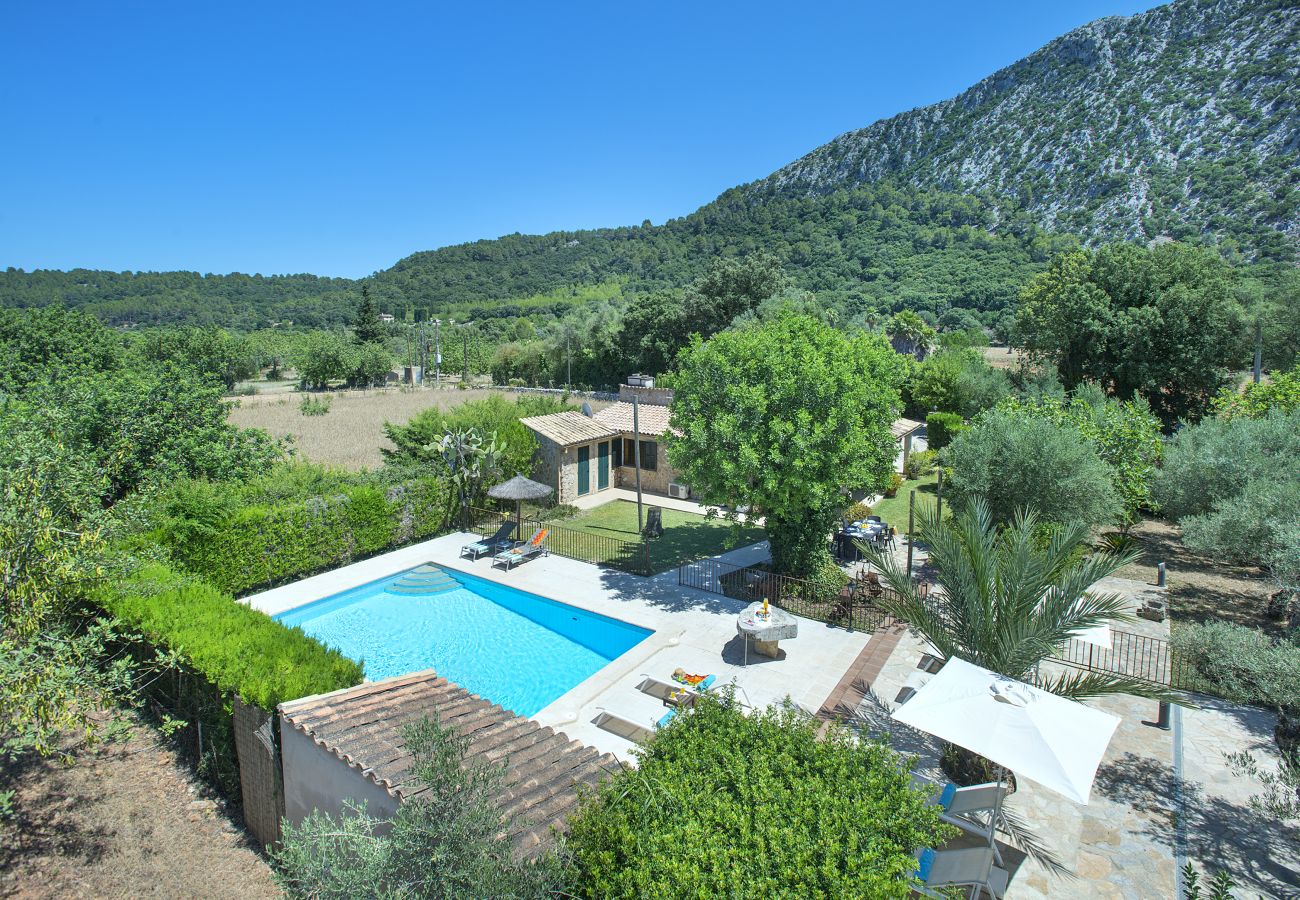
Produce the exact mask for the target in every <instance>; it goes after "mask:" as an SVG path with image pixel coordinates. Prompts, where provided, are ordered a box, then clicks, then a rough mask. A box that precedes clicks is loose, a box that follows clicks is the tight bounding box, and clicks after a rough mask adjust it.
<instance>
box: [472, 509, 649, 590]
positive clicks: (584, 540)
mask: <svg viewBox="0 0 1300 900" xmlns="http://www.w3.org/2000/svg"><path fill="white" fill-rule="evenodd" d="M472 517H473V520H474V523H475V531H477V532H478V533H479V534H481V535H483V536H484V537H491V536H492V535H493V534H495V533H496V531H497V529H498V528H500V527H501V525H502V523H503V522H505V521H507V520H513V519H514V516H513V515H510V514H507V513H503V512H496V511H492V510H479V509H476V510H473V512H472ZM538 528H546V529H548V531H547V535H546V549H547V551H548V552H550V553H554V554H555V555H556V556H564V557H567V558H569V559H576V560H578V561H579V562H589V563H595V564H596V565H600V566H609V567H610V568H613V569H618V570H620V571H623V572H628V573H630V574H632V575H652V574H654V569H653V566H652V564H651V560H650V544H649V543H648V542H646V541H624V540H620V539H619V538H615V537H610V536H609V535H606V534H592V533H591V532H588V531H581V530H579V529H577V528H566V527H565V526H564V525H561V524H559V522H558V521H554V520H552V521H541V520H539V519H536V518H530V517H528V516H525V517H524V521H523V528H522V530H521V532H520V533H519V534H518V535H516V539H517V540H524V541H526V540H528V539H529V538H530V537H531V536H532V535H533V533H534V532H535V531H536V530H537V529H538Z"/></svg>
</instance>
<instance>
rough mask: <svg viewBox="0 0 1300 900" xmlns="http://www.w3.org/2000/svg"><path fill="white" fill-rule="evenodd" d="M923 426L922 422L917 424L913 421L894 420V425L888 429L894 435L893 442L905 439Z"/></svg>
mask: <svg viewBox="0 0 1300 900" xmlns="http://www.w3.org/2000/svg"><path fill="white" fill-rule="evenodd" d="M923 424H924V423H923V422H918V421H916V420H915V419H895V420H894V424H893V425H891V426H890V427H889V430H890V431H892V432H893V433H894V440H899V439H901V438H905V437H907V436H908V435H909V434H911V433H912V432H913V431H916V429H918V428H920V427H921V426H922V425H923Z"/></svg>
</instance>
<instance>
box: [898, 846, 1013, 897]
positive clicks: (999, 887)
mask: <svg viewBox="0 0 1300 900" xmlns="http://www.w3.org/2000/svg"><path fill="white" fill-rule="evenodd" d="M916 877H917V878H918V879H920V881H921V884H922V887H921V888H919V889H918V890H920V892H921V893H922V894H924V895H925V896H927V897H942V896H944V895H943V894H941V893H940V892H938V891H935V890H932V888H940V887H969V888H970V894H969V897H970V900H977V898H978V897H979V895H980V889H981V888H983V889H985V890H987V891H988V892H989V893H990V894H992V895H993V900H1002V897H1003V896H1004V895H1005V894H1006V892H1007V884H1008V883H1009V882H1010V880H1011V876H1010V875H1009V874H1008V873H1007V870H1006V869H1000V868H998V867H997V866H995V865H993V851H992V850H990V849H989V848H988V847H970V848H967V849H965V850H922V851H921V852H920V853H919V854H918V855H917V869H916Z"/></svg>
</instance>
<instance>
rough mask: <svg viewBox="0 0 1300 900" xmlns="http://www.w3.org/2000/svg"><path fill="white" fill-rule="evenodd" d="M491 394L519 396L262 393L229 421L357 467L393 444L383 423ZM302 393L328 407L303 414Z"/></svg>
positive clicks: (303, 452) (307, 453)
mask: <svg viewBox="0 0 1300 900" xmlns="http://www.w3.org/2000/svg"><path fill="white" fill-rule="evenodd" d="M491 394H502V395H503V396H505V397H506V398H507V399H512V398H514V397H518V396H521V395H519V394H515V393H510V392H507V391H494V390H489V389H483V388H476V389H472V390H468V391H458V390H445V389H444V390H433V389H431V388H418V389H415V390H402V389H400V388H383V389H376V390H372V391H337V392H333V393H322V394H301V393H297V392H294V393H290V394H266V395H256V396H252V397H240V398H239V405H238V406H236V407H235V409H233V410H232V411H231V413H230V421H231V422H233V423H234V424H236V425H239V426H241V427H243V428H265V429H266V430H267V431H268V432H270V433H271V435H272V436H273V437H277V438H285V437H287V438H290V439H291V440H292V441H293V446H294V448H295V451H296V455H297V456H298V457H299V458H300V459H305V460H308V461H309V462H314V463H327V464H329V465H334V466H342V467H343V468H345V469H350V470H352V471H357V470H359V469H363V468H374V467H376V466H378V465H380V464H382V463H383V461H384V458H383V455H382V454H381V453H380V452H379V448H380V447H391V446H392V444H391V443H389V441H388V439H387V438H386V437H385V436H384V423H385V422H392V423H394V424H397V425H401V424H405V423H406V422H407V421H408V420H409V419H410V418H411V417H412V416H414V415H415V414H416V413H418V412H420V411H422V410H425V409H428V408H429V407H431V406H437V407H439V408H441V409H450V408H451V407H453V406H459V405H460V404H462V403H465V402H467V401H470V400H479V399H482V398H484V397H487V396H489V395H491ZM304 396H311V397H318V398H328V399H329V400H330V411H329V412H328V413H326V414H325V415H323V416H304V415H303V414H302V413H301V412H300V411H299V409H298V404H299V403H300V402H301V401H302V398H303V397H304ZM575 402H580V398H575ZM589 402H590V403H591V406H592V408H593V409H600V408H602V407H604V406H607V405H608V404H606V403H601V402H599V401H595V400H593V401H589Z"/></svg>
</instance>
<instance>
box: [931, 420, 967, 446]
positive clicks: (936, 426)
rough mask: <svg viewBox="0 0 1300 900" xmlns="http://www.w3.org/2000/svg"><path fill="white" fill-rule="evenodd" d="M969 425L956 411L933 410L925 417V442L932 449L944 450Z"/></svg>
mask: <svg viewBox="0 0 1300 900" xmlns="http://www.w3.org/2000/svg"><path fill="white" fill-rule="evenodd" d="M968 427H969V426H967V425H966V423H965V421H964V420H963V419H962V417H961V416H959V415H957V414H956V413H947V412H932V413H930V414H929V415H928V416H926V417H925V443H926V446H927V447H929V448H930V449H931V450H942V449H943V448H944V447H947V446H948V445H949V444H950V443H952V439H953V438H955V437H956V436H957V435H959V434H960V433H961V432H962V431H964V430H966V428H968Z"/></svg>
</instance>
